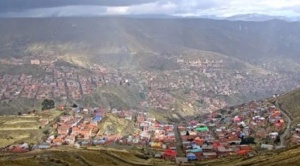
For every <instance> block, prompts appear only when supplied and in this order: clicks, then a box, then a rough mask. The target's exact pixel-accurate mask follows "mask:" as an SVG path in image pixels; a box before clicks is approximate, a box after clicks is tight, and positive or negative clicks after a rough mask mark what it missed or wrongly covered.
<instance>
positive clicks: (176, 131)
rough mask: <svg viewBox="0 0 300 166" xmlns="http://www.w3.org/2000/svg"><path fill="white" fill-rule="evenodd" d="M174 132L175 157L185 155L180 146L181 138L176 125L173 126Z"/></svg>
mask: <svg viewBox="0 0 300 166" xmlns="http://www.w3.org/2000/svg"><path fill="white" fill-rule="evenodd" d="M174 133H175V138H176V152H177V157H185V153H184V152H183V147H182V138H181V135H180V133H179V130H178V125H175V126H174Z"/></svg>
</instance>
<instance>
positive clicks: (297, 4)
mask: <svg viewBox="0 0 300 166" xmlns="http://www.w3.org/2000/svg"><path fill="white" fill-rule="evenodd" d="M141 1H142V0H141ZM144 2H148V3H140V4H132V5H127V6H117V5H116V6H92V5H90V6H87V5H77V6H62V7H52V8H41V9H31V10H26V11H23V12H19V13H18V12H10V13H5V14H2V15H5V16H28V17H29V16H31V17H47V16H81V15H84V16H85V15H93V16H98V15H125V14H169V15H177V16H201V15H216V16H221V17H227V16H232V15H237V14H249V13H258V14H270V15H281V16H300V0H154V1H152V2H150V1H149V0H147V1H144Z"/></svg>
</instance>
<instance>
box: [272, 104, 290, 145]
mask: <svg viewBox="0 0 300 166" xmlns="http://www.w3.org/2000/svg"><path fill="white" fill-rule="evenodd" d="M275 106H276V107H277V108H278V109H279V111H280V112H281V113H282V114H283V115H284V116H285V117H286V119H287V127H286V129H285V131H284V133H283V134H282V135H281V136H280V146H285V137H286V136H287V135H288V134H289V133H290V129H291V124H292V119H291V117H290V116H289V115H288V114H287V112H286V111H284V110H282V109H281V107H280V106H279V104H278V100H276V102H275Z"/></svg>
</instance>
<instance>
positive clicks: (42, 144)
mask: <svg viewBox="0 0 300 166" xmlns="http://www.w3.org/2000/svg"><path fill="white" fill-rule="evenodd" d="M49 148H50V144H49V143H47V142H43V143H40V144H38V145H36V146H35V147H34V148H33V149H49Z"/></svg>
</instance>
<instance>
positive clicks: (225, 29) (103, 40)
mask: <svg viewBox="0 0 300 166" xmlns="http://www.w3.org/2000/svg"><path fill="white" fill-rule="evenodd" d="M299 29H300V22H286V21H281V20H270V21H265V22H245V21H226V20H212V19H199V18H185V19H184V18H174V19H169V18H166V19H160V18H151V19H150V18H128V17H100V18H97V17H95V18H38V19H34V18H19V19H18V18H10V19H4V18H3V19H0V56H23V55H27V54H28V51H29V50H30V49H33V48H36V47H33V45H36V44H44V45H45V46H47V47H51V46H52V45H53V44H57V45H60V46H59V48H60V49H68V48H69V46H70V45H73V46H74V48H72V50H73V51H75V52H76V53H78V52H82V51H83V50H89V51H92V52H91V53H90V54H91V55H95V54H103V53H111V52H116V51H118V50H122V49H123V50H124V48H126V49H125V50H126V51H127V52H139V53H146V54H147V53H153V52H156V53H161V54H170V55H172V54H173V55H174V54H175V55H179V54H181V52H182V51H184V50H186V49H195V50H204V51H212V52H216V53H220V54H223V55H226V56H229V57H234V58H238V59H240V60H245V61H248V62H262V59H264V60H268V59H270V60H273V59H276V58H278V59H280V58H281V59H282V57H284V58H285V59H291V60H292V61H293V62H295V63H300V57H299V56H298V55H299V54H300V47H299V45H300V31H299ZM62 45H66V47H62ZM80 46H83V47H84V48H81V47H80ZM29 48H30V49H29ZM95 50H96V51H95ZM140 55H142V54H140Z"/></svg>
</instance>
